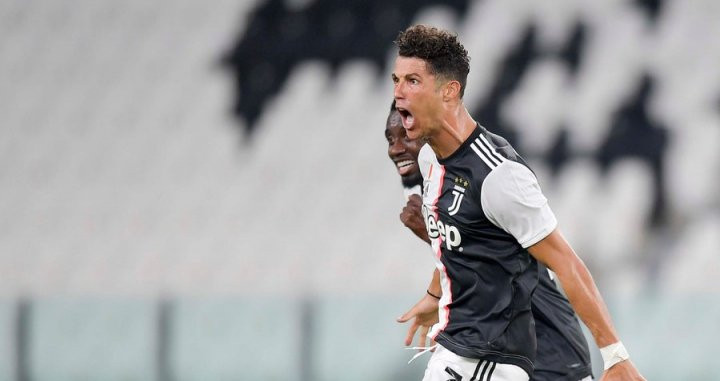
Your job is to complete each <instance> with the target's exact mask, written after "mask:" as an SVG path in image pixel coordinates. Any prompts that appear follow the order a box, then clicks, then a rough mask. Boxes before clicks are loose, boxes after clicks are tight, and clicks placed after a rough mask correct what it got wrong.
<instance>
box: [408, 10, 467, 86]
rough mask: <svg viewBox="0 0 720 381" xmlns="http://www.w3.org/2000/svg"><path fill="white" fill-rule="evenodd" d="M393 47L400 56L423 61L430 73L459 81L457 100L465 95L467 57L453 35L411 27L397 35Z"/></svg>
mask: <svg viewBox="0 0 720 381" xmlns="http://www.w3.org/2000/svg"><path fill="white" fill-rule="evenodd" d="M395 45H397V47H398V49H399V52H398V54H399V55H400V56H402V57H417V58H421V59H423V60H425V62H427V64H428V71H430V73H431V74H433V75H435V76H440V77H443V78H445V79H451V80H456V81H458V82H460V85H461V87H460V97H461V98H462V96H463V95H464V94H465V84H466V83H467V76H468V73H469V72H470V57H469V56H468V52H467V50H465V47H464V46H463V45H462V44H461V43H460V41H459V40H458V37H457V34H454V33H451V32H448V31H446V30H442V29H438V28H435V27H431V26H427V25H422V24H419V25H413V26H411V27H409V28H407V29H405V30H404V31H402V32H400V34H398V37H397V39H396V40H395Z"/></svg>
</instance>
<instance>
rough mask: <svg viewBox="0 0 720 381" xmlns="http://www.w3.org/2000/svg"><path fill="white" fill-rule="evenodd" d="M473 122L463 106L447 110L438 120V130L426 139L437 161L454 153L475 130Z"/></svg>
mask: <svg viewBox="0 0 720 381" xmlns="http://www.w3.org/2000/svg"><path fill="white" fill-rule="evenodd" d="M476 124H477V123H476V122H475V120H473V118H472V117H471V116H470V113H469V112H468V111H467V109H466V108H465V106H463V104H462V103H461V104H459V105H458V106H457V107H456V108H454V109H451V110H447V112H446V113H444V114H443V116H442V118H441V119H440V128H438V129H437V130H436V132H435V133H434V134H433V135H432V136H429V137H428V144H430V147H432V149H433V151H435V155H437V157H438V158H439V159H444V158H446V157H448V156H450V155H451V154H452V153H453V152H455V151H456V150H457V149H458V148H459V147H460V145H461V144H462V143H463V142H464V141H465V140H467V138H468V137H469V136H470V135H471V134H472V132H473V131H474V130H475V126H476Z"/></svg>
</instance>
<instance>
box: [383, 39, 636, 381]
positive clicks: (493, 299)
mask: <svg viewBox="0 0 720 381" xmlns="http://www.w3.org/2000/svg"><path fill="white" fill-rule="evenodd" d="M396 44H397V46H398V48H399V52H398V57H397V58H396V60H395V66H394V70H393V73H392V79H393V82H394V84H395V85H394V98H395V101H396V106H397V110H398V113H399V114H400V117H401V120H402V123H403V127H404V128H405V131H406V133H407V136H408V138H410V139H419V138H422V139H426V140H427V142H428V144H429V147H432V149H431V150H432V151H433V153H434V155H435V156H436V158H437V159H438V163H437V165H433V164H429V165H427V166H424V165H423V162H422V161H420V162H421V168H420V170H421V171H422V173H423V178H424V181H425V184H424V186H423V188H424V190H425V191H424V192H423V206H422V208H423V216H424V218H425V223H426V226H427V231H428V236H429V237H430V238H431V242H432V246H433V251H434V252H435V263H436V267H437V268H438V270H439V273H440V277H441V279H440V284H441V287H442V296H441V299H440V302H439V311H440V313H439V322H438V323H437V324H435V325H434V326H433V328H432V331H431V333H430V334H431V337H432V338H433V339H434V340H435V341H436V342H437V343H438V347H437V349H436V350H435V352H434V353H433V355H432V357H431V358H430V360H429V361H428V366H427V369H426V372H425V377H424V380H425V381H446V380H447V379H448V377H449V376H450V377H452V378H454V379H456V380H460V379H473V380H477V377H478V375H479V376H480V379H481V380H483V381H486V380H488V379H490V380H494V381H525V380H528V379H529V375H530V374H532V373H533V368H534V364H533V363H534V361H535V354H536V336H535V329H534V326H535V322H534V319H533V314H532V312H531V302H530V299H531V296H532V294H533V292H534V291H535V289H536V287H537V284H538V276H539V272H538V262H540V263H543V264H545V265H546V266H547V267H548V268H550V269H552V270H553V271H554V272H555V274H557V278H558V280H559V281H560V283H561V284H562V286H563V288H564V289H565V291H566V293H567V297H568V299H569V301H570V303H571V304H572V306H573V308H574V310H575V311H576V312H577V314H578V315H579V316H580V318H581V319H582V320H583V321H584V322H585V324H586V325H587V327H588V328H589V329H590V332H591V333H592V335H593V337H594V339H595V341H596V343H597V344H598V346H599V347H600V348H601V353H602V355H603V359H604V362H605V364H604V368H605V372H604V374H603V379H604V380H620V379H622V380H644V378H643V377H642V376H641V375H640V373H639V372H638V371H637V369H636V368H635V366H634V365H633V364H632V362H630V361H629V356H628V354H627V351H626V350H625V348H624V346H623V345H622V343H621V342H620V340H619V338H618V335H617V333H616V331H615V328H614V327H613V324H612V321H611V319H610V315H609V313H608V311H607V307H606V306H605V303H604V302H603V300H602V297H601V296H600V293H599V291H598V290H597V287H596V286H595V283H594V281H593V280H592V277H591V275H590V273H589V272H588V270H587V268H586V267H585V264H584V263H583V262H582V260H580V258H579V257H578V256H577V255H576V254H575V252H574V251H573V250H572V248H571V247H570V245H569V244H568V243H567V241H565V239H564V238H563V237H562V235H561V234H560V232H559V230H558V229H557V220H556V219H555V216H554V214H553V213H552V210H551V209H550V207H549V206H548V203H547V199H546V198H545V196H544V195H543V194H542V191H541V190H540V187H539V185H538V182H537V179H536V178H535V175H534V174H533V173H532V171H530V169H529V168H528V167H527V164H526V163H525V162H524V161H523V159H522V158H521V157H520V156H519V155H518V154H517V153H516V152H515V150H514V149H513V148H512V147H511V146H510V144H509V143H508V142H507V141H506V140H505V139H503V138H502V137H500V136H498V135H495V134H492V133H490V132H488V131H487V130H486V129H485V128H483V127H481V126H480V125H479V124H478V123H477V122H475V120H473V118H472V117H471V116H470V114H469V113H468V111H467V109H466V108H465V106H464V104H463V101H462V97H463V93H464V90H465V84H466V79H467V75H468V72H469V58H468V56H467V51H466V50H465V48H464V47H463V46H462V44H460V42H459V41H458V40H457V37H456V36H455V35H453V34H450V33H448V32H446V31H442V30H438V29H436V28H430V27H426V26H423V25H416V26H412V27H410V28H408V29H406V30H405V31H403V32H401V33H400V35H399V36H398V39H397V40H396ZM429 147H428V146H424V147H423V149H422V150H421V152H420V156H421V157H422V156H423V150H425V151H426V150H428V149H430V148H429Z"/></svg>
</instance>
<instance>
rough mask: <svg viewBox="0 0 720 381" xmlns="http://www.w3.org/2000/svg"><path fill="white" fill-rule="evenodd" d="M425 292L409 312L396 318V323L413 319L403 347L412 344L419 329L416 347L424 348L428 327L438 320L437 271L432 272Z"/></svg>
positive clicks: (438, 289)
mask: <svg viewBox="0 0 720 381" xmlns="http://www.w3.org/2000/svg"><path fill="white" fill-rule="evenodd" d="M427 291H428V292H427V293H425V295H423V296H422V298H420V300H419V301H418V302H417V303H416V304H415V305H414V306H412V308H410V310H408V311H407V312H405V313H404V314H403V315H402V316H400V317H399V318H397V322H398V323H405V322H408V321H410V319H413V322H412V324H410V328H409V329H408V333H407V336H405V345H410V344H412V341H413V338H414V337H415V334H416V333H417V331H418V329H420V334H419V337H418V339H419V340H418V345H419V346H421V347H424V346H425V343H426V337H427V333H428V331H429V330H430V327H432V326H433V324H435V323H437V322H438V320H439V318H438V302H439V300H438V299H437V298H436V297H435V296H440V295H441V293H442V289H441V288H440V272H439V271H438V270H437V269H436V270H435V272H433V277H432V280H431V281H430V284H429V285H428V289H427ZM430 294H433V295H435V296H433V295H430ZM431 345H432V344H431Z"/></svg>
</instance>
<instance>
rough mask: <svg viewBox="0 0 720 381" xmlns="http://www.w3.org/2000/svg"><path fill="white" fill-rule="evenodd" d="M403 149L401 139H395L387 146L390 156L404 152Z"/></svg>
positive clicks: (403, 145)
mask: <svg viewBox="0 0 720 381" xmlns="http://www.w3.org/2000/svg"><path fill="white" fill-rule="evenodd" d="M405 149H406V147H405V143H404V142H403V139H395V140H394V141H393V143H392V144H391V145H390V147H388V152H389V153H390V156H396V155H400V154H402V153H405Z"/></svg>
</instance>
